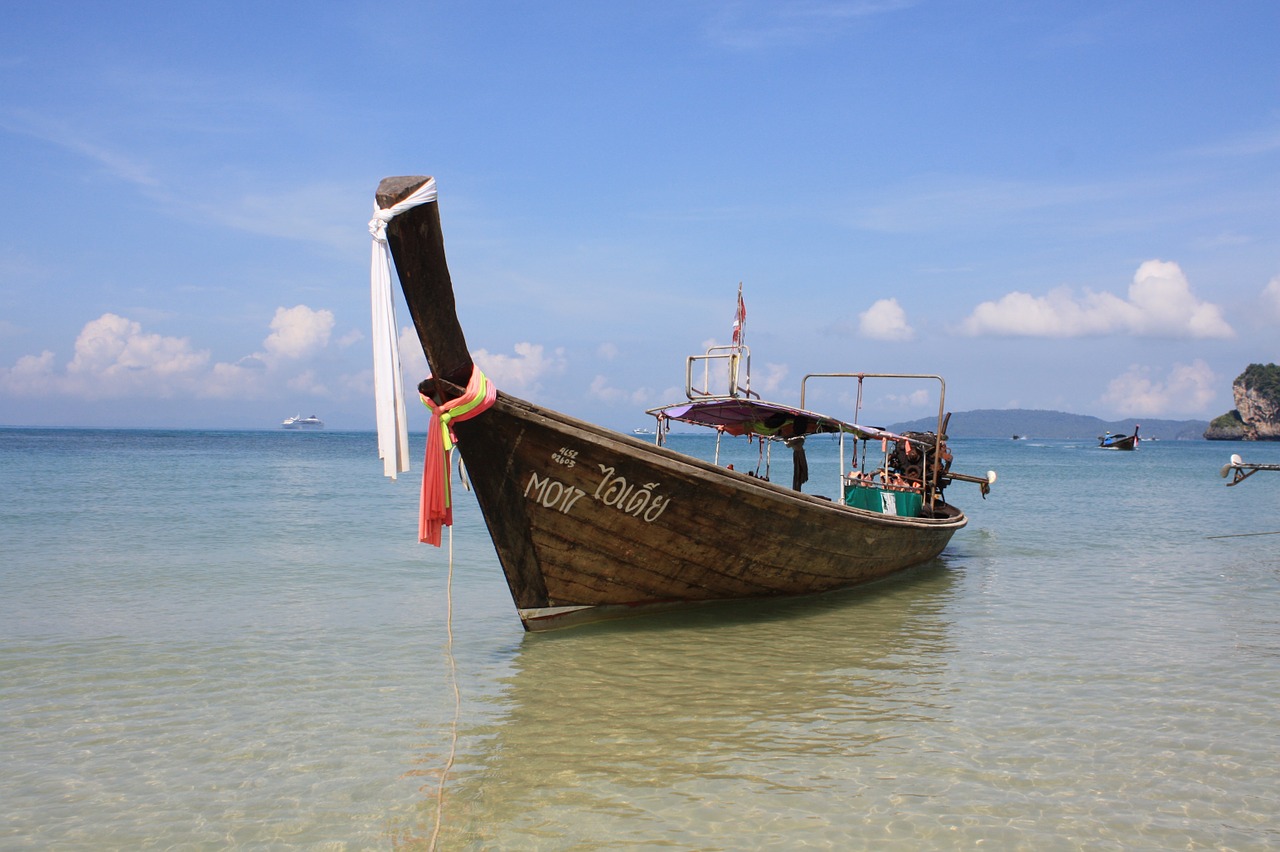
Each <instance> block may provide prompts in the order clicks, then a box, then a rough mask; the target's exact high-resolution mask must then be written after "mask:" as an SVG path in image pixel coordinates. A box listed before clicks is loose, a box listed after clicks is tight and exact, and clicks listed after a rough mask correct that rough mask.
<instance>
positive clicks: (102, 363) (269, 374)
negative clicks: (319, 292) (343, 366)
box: [0, 305, 333, 399]
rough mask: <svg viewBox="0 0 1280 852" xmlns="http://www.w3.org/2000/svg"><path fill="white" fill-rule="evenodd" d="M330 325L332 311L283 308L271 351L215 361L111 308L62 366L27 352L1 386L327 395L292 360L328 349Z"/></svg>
mask: <svg viewBox="0 0 1280 852" xmlns="http://www.w3.org/2000/svg"><path fill="white" fill-rule="evenodd" d="M332 328H333V314H332V313H331V312H329V311H326V310H318V311H317V310H312V309H311V308H308V307H307V306H305V305H298V306H297V307H294V308H288V309H286V308H280V309H279V310H277V311H276V314H275V317H274V318H273V319H272V321H271V329H272V331H271V334H270V335H268V336H267V338H266V340H265V341H264V344H263V345H264V347H265V349H266V350H267V353H254V354H251V355H246V356H244V357H243V358H240V359H239V360H237V361H235V362H234V363H221V362H220V363H215V364H212V365H211V364H210V363H209V362H210V360H211V358H210V353H209V351H208V350H204V349H196V348H195V347H193V346H192V344H191V342H190V340H188V339H187V338H185V337H169V336H165V335H161V334H156V333H154V332H147V331H144V330H143V328H142V324H141V323H139V322H137V321H135V320H131V319H128V318H126V317H122V316H119V315H117V314H114V313H105V314H103V315H102V316H100V317H98V318H97V319H93V320H90V321H89V322H87V323H85V324H84V327H83V328H82V329H81V330H80V333H79V335H77V337H76V341H75V346H74V355H73V356H72V358H71V360H70V361H69V362H67V363H66V365H65V367H62V368H60V367H59V366H58V364H57V359H56V357H55V355H54V353H53V352H52V351H48V350H46V351H44V352H42V353H41V354H40V355H24V356H23V357H21V358H19V359H18V361H17V362H16V363H15V364H14V366H13V367H11V368H0V390H2V391H4V392H7V393H9V394H12V395H15V396H28V397H32V396H35V397H38V396H52V395H58V394H61V395H67V394H74V395H78V396H81V397H84V398H87V399H128V398H138V399H157V398H171V397H176V396H183V395H186V396H190V397H200V398H213V399H231V398H261V397H263V396H264V395H267V394H269V393H271V392H272V390H271V389H272V388H273V387H276V388H279V387H289V388H293V389H295V390H303V391H306V392H308V393H312V394H316V395H325V394H327V393H328V391H327V389H326V386H325V384H324V383H323V382H322V381H320V380H319V379H318V378H317V377H316V376H315V375H314V374H313V373H311V372H310V371H308V372H304V373H301V374H295V373H293V372H290V371H289V370H287V369H286V366H287V364H288V363H289V362H291V361H293V360H295V359H297V358H300V357H303V356H304V355H309V354H314V353H315V352H317V351H318V350H320V349H322V348H324V347H325V346H326V345H327V343H328V339H329V333H330V331H331V329H332Z"/></svg>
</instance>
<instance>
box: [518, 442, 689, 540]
mask: <svg viewBox="0 0 1280 852" xmlns="http://www.w3.org/2000/svg"><path fill="white" fill-rule="evenodd" d="M577 455H578V452H577V450H566V449H564V448H561V449H560V450H559V451H558V452H556V453H553V454H552V456H551V459H552V461H554V462H556V463H557V464H561V465H565V466H566V467H573V466H574V465H575V464H576V461H575V459H576V457H577ZM599 468H600V472H601V473H602V474H603V477H602V478H601V479H600V484H599V485H597V486H596V490H595V493H593V494H592V495H591V499H593V500H595V501H597V502H600V503H603V504H604V505H606V506H611V507H612V508H615V509H617V510H618V511H619V512H623V513H625V514H628V515H631V516H632V517H636V518H640V519H641V520H643V521H644V522H645V523H647V524H651V523H653V522H654V521H655V520H657V519H658V516H659V515H661V514H662V513H663V512H665V511H666V510H667V506H668V505H669V504H670V503H671V498H670V497H665V496H663V495H661V494H657V493H656V489H657V488H658V487H659V486H660V484H661V483H657V482H646V483H645V484H644V485H642V486H640V487H639V488H637V487H636V486H635V485H633V484H631V483H629V482H627V480H626V478H625V477H622V476H615V475H614V469H613V468H611V467H606V466H605V465H599ZM586 494H587V492H585V491H583V490H582V489H581V488H578V487H577V486H574V485H566V484H565V483H563V482H561V481H560V480H558V479H553V478H551V477H549V476H539V475H538V474H537V473H530V474H529V482H528V483H527V484H526V485H525V487H524V496H525V497H527V498H528V499H530V500H532V501H533V502H535V503H538V504H540V505H542V506H545V507H546V508H548V509H555V510H557V511H560V512H562V513H564V514H566V515H567V514H569V512H570V510H572V509H573V506H574V504H575V503H577V502H578V501H579V500H580V499H582V498H583V497H585V496H586Z"/></svg>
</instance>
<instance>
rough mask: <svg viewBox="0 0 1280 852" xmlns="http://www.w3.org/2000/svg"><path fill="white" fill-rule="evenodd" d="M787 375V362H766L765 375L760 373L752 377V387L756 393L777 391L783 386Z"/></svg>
mask: <svg viewBox="0 0 1280 852" xmlns="http://www.w3.org/2000/svg"><path fill="white" fill-rule="evenodd" d="M786 377H787V365H786V364H765V365H764V376H763V377H761V376H760V375H759V374H758V373H757V375H755V376H752V377H751V378H752V385H751V389H752V390H753V391H755V392H756V393H765V394H768V393H776V392H777V391H778V388H780V387H782V382H783V380H784V379H785V378H786Z"/></svg>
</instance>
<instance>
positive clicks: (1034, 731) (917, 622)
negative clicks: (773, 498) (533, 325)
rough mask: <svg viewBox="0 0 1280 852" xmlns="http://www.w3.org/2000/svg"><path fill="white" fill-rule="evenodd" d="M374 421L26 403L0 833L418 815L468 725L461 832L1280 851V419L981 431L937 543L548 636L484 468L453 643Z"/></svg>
mask: <svg viewBox="0 0 1280 852" xmlns="http://www.w3.org/2000/svg"><path fill="white" fill-rule="evenodd" d="M675 441H676V442H677V443H680V444H683V446H685V447H686V448H691V449H693V450H696V451H697V452H698V453H700V454H703V455H709V454H710V453H711V452H713V444H712V442H710V441H706V440H703V439H694V438H685V437H676V438H675ZM374 447H375V440H374V437H373V436H372V435H367V434H341V433H332V432H324V433H287V432H280V433H236V432H148V431H120V432H111V431H41V430H15V429H10V430H0V710H2V711H3V718H4V720H5V722H4V725H3V727H0V754H3V756H4V760H5V772H4V773H3V776H2V777H0V802H3V807H2V808H0V848H12V849H26V848H33V849H34V848H61V849H97V848H121V849H123V848H171V847H179V848H225V847H228V846H244V847H253V848H271V847H276V848H286V847H291V846H306V847H318V848H331V849H362V848H386V847H391V846H403V847H408V848H415V847H419V846H424V845H425V844H426V841H427V838H429V837H430V836H431V834H432V832H433V830H434V829H435V826H436V809H437V789H438V786H439V781H440V777H441V771H442V770H443V769H444V767H445V766H446V761H447V759H448V755H449V752H450V749H451V747H454V745H455V742H456V762H455V763H454V764H453V766H452V768H451V769H450V770H449V772H448V774H447V776H446V777H445V784H444V798H443V815H444V819H443V824H442V825H441V828H440V846H441V848H452V849H462V848H503V849H515V848H519V849H564V848H579V849H589V848H601V847H622V846H630V847H646V848H648V847H670V848H676V849H756V848H779V847H797V846H802V845H803V846H808V847H814V848H840V849H846V848H875V849H906V850H914V849H921V848H972V847H976V846H979V845H983V846H986V847H988V848H999V849H1073V848H1081V849H1125V850H1129V849H1171V848H1188V849H1219V848H1221V849H1267V848H1280V818H1278V817H1277V816H1276V814H1277V813H1280V794H1278V793H1277V792H1276V790H1277V784H1276V776H1277V766H1278V761H1277V758H1276V755H1277V754H1280V717H1278V713H1277V708H1278V707H1280V535H1253V534H1254V533H1261V532H1280V474H1274V473H1260V474H1258V475H1257V476H1255V477H1254V478H1252V479H1250V480H1249V481H1248V482H1246V483H1243V484H1241V485H1239V486H1237V487H1234V488H1225V487H1224V481H1223V480H1222V479H1219V478H1218V475H1217V472H1218V468H1219V467H1220V466H1221V465H1222V463H1223V462H1224V461H1225V460H1226V458H1227V456H1229V455H1230V453H1232V452H1243V454H1244V455H1245V457H1246V458H1248V459H1250V460H1255V461H1271V462H1280V446H1277V445H1272V446H1267V445H1256V446H1255V445H1237V444H1215V443H1204V442H1185V443H1182V442H1178V443H1174V442H1156V443H1146V444H1143V446H1142V448H1141V449H1140V450H1139V451H1138V452H1137V453H1115V452H1105V451H1100V450H1097V449H1095V448H1093V447H1092V446H1090V442H1074V443H1073V442H1060V441H1055V442H1037V441H1034V440H1033V441H1016V442H1015V441H996V440H968V441H965V440H957V441H955V442H954V448H955V450H956V455H957V462H956V469H957V470H961V471H964V472H970V473H982V472H985V471H986V470H987V469H988V468H994V469H996V470H997V471H999V474H1000V479H999V481H998V482H997V484H996V487H995V490H994V491H993V493H992V495H991V496H990V497H989V498H988V499H987V500H985V501H983V500H981V499H980V498H979V496H978V494H977V490H976V487H968V486H965V485H963V484H960V483H957V484H956V485H954V486H953V487H952V489H951V491H950V492H949V495H948V496H949V497H950V498H951V499H952V501H953V502H956V503H958V504H960V505H962V506H963V507H964V508H965V509H966V510H967V511H968V512H969V515H970V524H969V526H968V527H967V528H966V529H964V530H962V531H961V532H960V533H959V534H958V535H957V536H956V538H955V539H954V540H953V542H952V544H951V546H950V547H949V548H948V549H947V551H946V552H945V553H944V555H943V557H942V558H941V559H939V560H936V561H935V562H933V563H931V564H929V565H926V566H922V567H921V568H919V569H915V570H912V571H910V572H907V573H906V574H904V575H901V576H899V577H897V578H894V579H892V580H890V581H887V582H884V583H880V584H877V585H875V586H871V587H868V588H865V589H860V590H853V591H850V592H845V593H841V594H837V595H828V596H822V597H818V598H813V599H807V600H798V601H783V602H768V603H751V604H734V605H719V606H708V607H702V608H697V609H692V610H687V611H684V612H680V613H669V614H664V615H657V616H650V617H644V618H638V619H631V620H628V621H623V622H617V623H613V624H608V625H597V626H588V627H582V628H574V629H570V630H567V631H563V632H560V633H553V634H543V635H525V634H524V633H523V631H522V630H521V628H520V624H519V620H518V619H517V617H516V615H515V612H514V607H513V605H512V604H511V601H510V598H509V596H508V594H507V591H506V587H505V584H504V582H503V580H502V578H501V574H500V570H499V569H498V566H497V563H496V559H495V557H494V554H493V549H492V546H491V545H490V544H489V540H488V536H487V533H486V531H485V530H484V527H483V524H482V522H481V521H480V519H479V514H478V512H477V511H476V509H475V507H474V504H473V503H472V502H471V500H470V498H469V496H468V495H466V494H465V493H463V492H459V495H460V506H459V512H458V523H457V526H456V528H455V532H454V556H453V562H454V565H453V588H452V604H453V615H454V618H453V631H452V632H453V642H452V653H450V646H449V642H448V633H447V630H446V614H447V606H448V602H449V595H448V586H447V583H448V564H449V562H448V551H447V549H446V550H440V551H437V550H435V549H434V548H429V547H426V546H424V545H419V544H417V543H416V542H415V540H414V539H415V534H416V502H417V483H416V481H415V476H414V475H407V476H405V477H402V478H401V480H399V481H398V482H394V483H393V482H390V481H387V480H385V479H384V478H383V477H382V476H381V464H380V463H379V462H378V461H377V459H376V452H375V449H374ZM733 452H736V453H737V454H736V455H731V451H730V450H728V449H725V450H724V451H722V458H721V461H722V462H725V461H731V460H732V461H734V462H735V465H736V466H737V467H738V469H740V470H741V469H744V468H749V467H754V465H755V461H756V457H755V453H756V450H755V448H754V447H751V448H749V449H746V450H737V451H733ZM809 456H810V468H811V475H812V481H811V483H810V485H809V486H807V487H806V490H811V491H818V492H823V491H825V492H827V493H832V492H834V490H835V479H836V472H835V463H834V461H833V450H832V445H829V444H827V445H824V444H823V443H822V442H820V441H811V442H810V447H809ZM771 472H772V475H773V478H774V479H775V480H776V481H780V482H784V483H785V482H789V481H790V464H789V454H788V456H787V457H775V458H774V460H773V465H772V471H771ZM1246 534H1248V535H1246ZM1223 535H1233V536H1237V537H1234V538H1209V536H1223ZM455 670H456V678H457V683H458V686H459V690H460V694H461V711H460V713H458V714H457V716H456V717H455V712H454V695H453V691H452V687H451V682H452V681H451V676H452V675H451V672H453V671H455ZM455 738H456V740H455Z"/></svg>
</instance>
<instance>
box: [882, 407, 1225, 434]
mask: <svg viewBox="0 0 1280 852" xmlns="http://www.w3.org/2000/svg"><path fill="white" fill-rule="evenodd" d="M1138 424H1141V425H1142V430H1141V433H1140V434H1141V436H1142V437H1143V438H1147V439H1150V438H1157V439H1159V440H1161V441H1198V440H1200V438H1201V436H1202V434H1203V433H1204V431H1205V428H1206V427H1207V426H1208V425H1209V423H1208V422H1207V421H1205V420H1159V419H1156V418H1128V419H1126V420H1110V421H1108V420H1102V419H1100V418H1098V417H1090V416H1088V415H1086V414H1068V413H1066V412H1065V411H1043V410H1039V409H1027V408H989V409H979V410H976V411H957V412H956V413H955V414H953V415H952V416H951V421H950V422H949V423H948V424H947V434H948V435H950V436H952V437H953V438H1013V437H1015V436H1016V437H1019V438H1047V439H1050V440H1066V441H1096V440H1097V439H1098V438H1099V437H1100V436H1102V435H1105V434H1106V433H1108V432H1110V433H1112V434H1116V435H1118V434H1124V435H1129V434H1132V433H1133V430H1134V427H1135V426H1137V425H1138ZM937 425H938V421H937V419H936V418H928V417H926V418H921V419H920V420H912V421H910V422H908V423H895V424H893V425H891V426H889V427H888V428H889V429H891V430H893V431H895V432H905V431H919V432H931V431H933V430H934V429H936V428H937Z"/></svg>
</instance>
